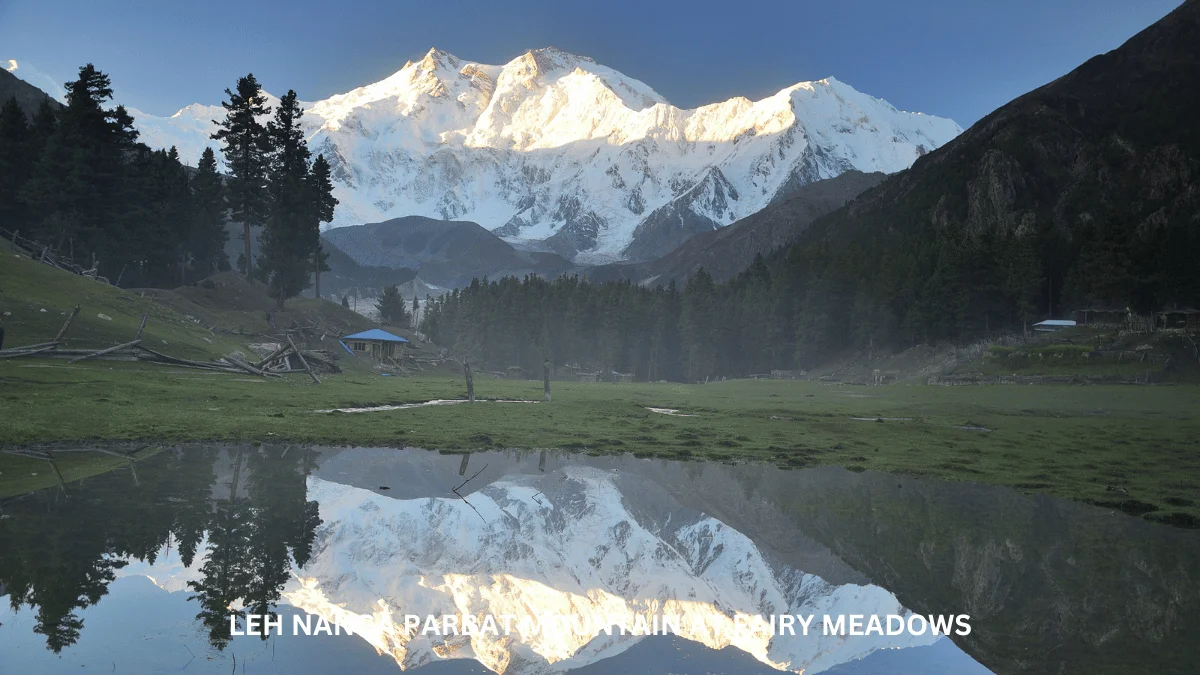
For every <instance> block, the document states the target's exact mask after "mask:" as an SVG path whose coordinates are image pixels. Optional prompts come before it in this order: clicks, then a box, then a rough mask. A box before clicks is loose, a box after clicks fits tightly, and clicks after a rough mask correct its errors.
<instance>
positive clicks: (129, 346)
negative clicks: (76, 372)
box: [0, 305, 340, 384]
mask: <svg viewBox="0 0 1200 675" xmlns="http://www.w3.org/2000/svg"><path fill="white" fill-rule="evenodd" d="M77 316H79V306H78V305H76V306H75V309H74V310H73V311H72V312H71V314H70V316H68V317H67V321H66V323H64V324H63V326H62V328H61V329H59V331H58V334H57V335H55V336H54V339H52V340H49V341H47V342H41V343H37V344H31V345H23V346H20V347H12V348H10V349H3V350H0V359H13V358H21V357H24V356H38V357H40V358H67V359H69V361H67V362H68V363H75V362H78V361H84V360H87V359H102V360H116V361H145V362H148V363H157V364H161V365H167V366H176V367H180V368H195V369H199V370H212V371H218V372H224V373H235V374H239V375H245V374H250V375H255V376H257V377H280V376H281V375H283V374H285V373H307V374H308V376H309V377H311V378H312V380H313V382H315V383H317V384H320V383H321V378H320V377H318V376H317V370H318V369H321V370H324V371H325V372H335V373H336V372H340V370H339V369H338V367H337V366H336V365H335V364H334V357H333V355H332V354H330V353H329V352H327V351H324V350H302V349H300V348H299V347H297V346H296V343H295V341H293V340H292V337H291V336H290V335H288V336H287V338H286V339H287V343H286V344H284V345H282V346H280V347H279V348H278V349H276V350H275V351H274V352H273V353H271V354H270V355H268V356H267V357H266V358H264V359H262V360H260V361H257V362H256V363H253V364H251V363H250V362H248V361H247V360H246V359H245V357H243V356H242V355H241V354H240V353H238V352H235V353H232V354H227V355H225V356H223V357H222V358H220V359H218V360H216V361H194V360H191V359H183V358H179V357H176V356H170V355H168V354H163V353H161V352H158V351H155V350H153V349H150V348H149V347H145V346H143V345H142V333H143V332H144V331H145V329H146V320H147V318H148V315H145V314H143V315H142V322H141V324H140V325H139V326H138V330H137V334H136V335H134V337H133V339H132V340H130V341H129V342H123V343H121V344H119V345H114V346H112V347H105V348H104V349H64V348H62V345H63V338H64V337H65V336H66V334H67V330H68V329H69V328H70V327H71V323H72V322H74V321H75V317H77ZM292 355H295V356H296V358H297V360H298V361H299V362H300V365H301V366H302V367H301V368H293V367H292V366H291V364H290V362H289V359H288V357H289V356H292ZM314 364H315V367H314Z"/></svg>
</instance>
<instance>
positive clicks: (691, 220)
mask: <svg viewBox="0 0 1200 675" xmlns="http://www.w3.org/2000/svg"><path fill="white" fill-rule="evenodd" d="M305 108H306V109H307V114H306V116H305V119H306V120H307V122H306V123H307V125H308V126H307V130H308V134H309V144H310V147H311V148H312V149H313V150H314V152H319V153H323V154H324V155H325V157H326V159H328V160H330V162H331V163H332V164H333V166H334V171H335V179H336V196H337V198H338V199H339V200H340V202H341V204H340V205H339V206H338V209H337V213H336V216H335V220H334V222H333V224H332V225H333V226H334V227H337V226H342V225H355V224H362V223H369V222H378V221H383V220H387V219H390V218H395V217H399V216H407V215H420V216H426V217H432V218H438V219H445V220H470V221H474V222H477V223H479V224H480V225H483V226H484V227H485V228H487V229H490V230H492V231H494V232H495V233H496V234H498V235H500V236H501V237H503V238H505V239H506V240H508V241H510V242H512V243H523V244H526V245H530V246H538V247H548V248H550V249H552V250H554V251H556V252H558V253H561V254H563V255H566V256H567V257H571V258H573V259H575V260H576V261H577V262H581V263H588V262H607V261H612V260H620V259H631V258H632V259H638V258H646V257H653V256H654V255H658V254H660V253H661V250H660V249H661V247H662V246H663V245H664V244H663V242H664V241H666V242H667V244H668V245H669V244H670V242H673V241H678V242H679V243H682V241H683V240H684V239H686V237H687V236H690V235H691V234H694V233H695V232H699V231H704V230H708V229H713V228H716V227H720V226H724V225H727V224H729V223H731V222H733V221H734V220H737V219H738V218H741V217H744V216H746V215H749V214H751V213H753V212H755V211H757V210H759V209H761V208H763V207H764V206H766V205H767V204H768V203H770V202H771V201H772V200H773V199H774V198H775V197H776V196H778V195H782V194H784V193H786V192H787V191H788V190H790V189H793V188H795V187H797V186H799V185H804V184H807V183H810V182H813V181H815V180H818V179H821V178H829V177H832V176H836V175H838V174H840V173H842V172H843V171H846V170H848V169H858V170H860V171H864V172H873V171H883V172H887V173H890V172H895V171H899V170H901V169H904V168H907V167H908V166H909V165H911V164H912V162H913V161H914V160H916V158H917V157H919V156H921V155H922V154H924V153H925V152H927V151H929V150H932V149H934V148H937V147H939V146H941V145H943V144H944V143H946V142H947V141H949V140H951V139H952V138H954V137H955V136H956V135H958V134H959V133H960V132H961V131H962V129H961V128H960V127H959V126H958V125H957V124H955V123H954V122H953V121H951V120H948V119H942V118H938V117H932V116H929V115H923V114H920V113H908V112H902V111H899V110H897V109H896V108H894V107H893V106H891V105H890V104H888V103H887V102H886V101H883V100H880V99H877V98H873V97H871V96H868V95H866V94H862V93H860V92H858V91H856V90H855V89H854V88H852V87H850V86H849V85H847V84H844V83H842V82H839V81H837V80H835V79H833V78H828V79H824V80H818V81H814V82H801V83H799V84H796V85H793V86H791V87H788V88H786V89H783V90H782V91H780V92H779V93H777V94H775V95H773V96H770V97H767V98H764V99H762V100H760V101H750V100H747V99H745V98H741V97H738V98H733V99H730V100H728V101H724V102H721V103H715V104H712V105H707V106H703V107H700V108H696V109H693V110H684V109H680V108H677V107H675V106H673V105H671V104H670V103H668V102H667V101H666V99H664V98H663V97H662V96H660V95H659V94H658V93H657V92H655V91H654V90H653V89H651V88H650V87H649V86H647V85H646V84H644V83H642V82H639V81H637V80H635V79H633V78H630V77H627V76H625V75H622V74H621V73H619V72H617V71H615V70H612V69H611V68H607V67H605V66H602V65H600V64H597V63H596V62H594V61H592V60H591V59H588V58H586V57H582V56H576V55H573V54H568V53H565V52H562V51H560V50H557V49H554V48H546V49H539V50H535V51H530V52H527V53H525V54H522V55H521V56H519V57H517V58H515V59H513V60H512V61H510V62H508V63H506V64H504V65H502V66H491V65H484V64H479V63H473V62H468V61H463V60H461V59H459V58H457V57H456V56H453V55H451V54H449V53H446V52H443V51H439V50H436V49H433V50H430V51H429V53H428V54H426V55H425V57H424V58H423V59H421V60H420V61H419V62H416V63H412V62H410V63H408V64H406V65H405V66H404V67H403V68H402V69H401V70H400V71H399V72H397V73H395V74H394V75H392V76H390V77H388V78H386V79H384V80H382V81H380V82H376V83H375V84H371V85H367V86H365V87H360V88H358V89H355V90H353V91H350V92H348V93H345V94H341V95H337V96H333V97H331V98H328V99H325V100H323V101H318V102H315V103H309V104H305ZM133 114H134V116H135V118H136V124H137V126H138V128H139V130H140V131H141V132H142V140H143V141H144V142H146V143H148V144H150V145H152V146H155V147H166V146H169V145H175V146H177V147H178V148H179V151H180V154H181V156H182V157H183V158H184V159H185V160H188V161H191V162H195V161H196V159H197V158H198V157H199V154H200V152H201V151H202V149H203V147H204V146H205V145H213V146H214V147H215V142H213V141H210V140H208V138H207V137H208V134H209V133H211V131H212V130H213V127H214V125H213V123H212V120H214V119H219V118H221V117H222V116H223V110H222V109H221V108H220V107H219V106H211V105H200V104H195V105H191V106H188V107H186V108H184V109H182V110H180V111H179V112H178V113H176V114H175V115H173V116H171V117H168V118H162V117H154V116H151V115H147V114H145V113H140V112H137V111H133ZM643 240H646V241H652V242H654V243H653V244H652V245H650V246H649V247H647V246H643V245H641V243H640V242H642V241H643ZM643 249H645V250H643Z"/></svg>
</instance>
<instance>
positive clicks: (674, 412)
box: [646, 407, 695, 417]
mask: <svg viewBox="0 0 1200 675" xmlns="http://www.w3.org/2000/svg"><path fill="white" fill-rule="evenodd" d="M646 410H649V411H650V412H652V413H658V414H659V415H671V416H672V417H695V415H689V414H687V413H681V412H679V411H678V410H676V409H675V408H649V407H648V408H646Z"/></svg>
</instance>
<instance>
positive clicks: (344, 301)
mask: <svg viewBox="0 0 1200 675" xmlns="http://www.w3.org/2000/svg"><path fill="white" fill-rule="evenodd" d="M342 307H345V308H346V309H350V296H348V295H343V296H342Z"/></svg>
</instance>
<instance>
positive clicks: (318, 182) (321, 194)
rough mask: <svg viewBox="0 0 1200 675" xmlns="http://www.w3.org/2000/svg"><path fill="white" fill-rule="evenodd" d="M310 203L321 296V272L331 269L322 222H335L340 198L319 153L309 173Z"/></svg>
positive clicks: (315, 268) (314, 270) (315, 262)
mask: <svg viewBox="0 0 1200 675" xmlns="http://www.w3.org/2000/svg"><path fill="white" fill-rule="evenodd" d="M308 195H309V204H310V207H311V209H312V213H311V216H310V218H311V220H312V221H313V222H311V223H310V224H309V226H310V227H311V226H313V225H315V226H316V228H317V247H316V251H315V252H314V253H313V275H314V276H315V280H316V296H317V297H318V298H319V297H321V272H328V271H329V254H328V253H326V252H325V251H324V249H322V247H321V223H330V222H333V210H334V208H335V207H337V205H338V200H337V198H335V197H334V196H333V179H332V176H331V172H330V168H329V162H327V161H325V155H317V159H316V161H314V162H313V165H312V170H311V171H309V173H308Z"/></svg>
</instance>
